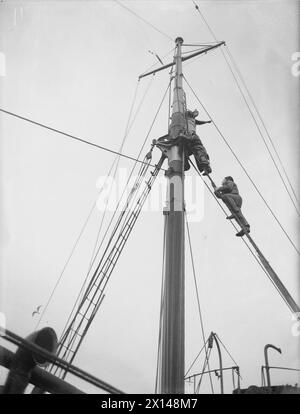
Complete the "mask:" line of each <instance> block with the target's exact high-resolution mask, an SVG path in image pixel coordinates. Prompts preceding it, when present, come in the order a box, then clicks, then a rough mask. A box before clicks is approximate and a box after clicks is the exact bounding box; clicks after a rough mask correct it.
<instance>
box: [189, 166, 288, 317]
mask: <svg viewBox="0 0 300 414" xmlns="http://www.w3.org/2000/svg"><path fill="white" fill-rule="evenodd" d="M190 163H191V164H192V166H193V168H194V169H195V171H196V172H197V174H198V175H199V176H200V178H201V179H202V181H203V182H204V184H205V186H206V188H207V189H208V191H209V192H210V193H211V195H212V196H213V198H214V199H215V200H216V202H217V203H218V205H219V207H220V208H221V210H222V211H223V213H224V214H225V216H227V212H226V210H225V208H224V207H223V206H222V204H221V203H220V202H219V200H218V199H217V198H216V197H215V195H214V193H213V191H212V190H211V189H210V187H209V185H208V184H207V183H206V181H205V180H204V178H203V177H202V175H201V174H200V173H199V171H198V169H197V168H196V167H195V165H194V163H193V161H192V160H191V159H190ZM229 222H230V224H231V225H232V227H233V228H234V229H235V230H236V231H238V228H237V227H236V225H235V224H234V223H233V222H232V221H231V220H229ZM242 241H243V243H244V244H245V246H246V247H247V249H248V250H249V251H250V253H251V254H252V256H253V258H254V259H255V261H256V262H257V263H258V265H259V266H260V267H261V269H262V271H263V272H264V273H265V274H266V276H267V278H268V279H269V280H270V282H271V283H272V285H273V286H274V288H275V289H276V290H277V292H278V293H279V295H280V296H281V298H282V299H283V301H284V302H285V303H286V305H287V306H288V308H289V309H290V310H291V308H290V306H289V303H288V302H287V300H286V299H285V297H284V296H283V294H282V293H281V291H280V290H279V289H278V287H277V286H276V284H275V283H274V281H273V280H272V278H271V277H270V275H269V274H268V272H267V271H266V269H265V268H264V266H263V265H262V263H261V262H260V260H259V259H258V257H257V256H256V255H255V253H254V252H253V251H252V249H251V247H250V246H249V245H248V243H247V242H246V241H245V240H244V238H242Z"/></svg>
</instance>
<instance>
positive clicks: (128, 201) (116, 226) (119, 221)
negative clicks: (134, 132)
mask: <svg viewBox="0 0 300 414" xmlns="http://www.w3.org/2000/svg"><path fill="white" fill-rule="evenodd" d="M169 87H170V82H169V84H168V87H167V89H166V91H165V93H164V95H163V98H162V100H161V102H160V104H159V107H158V109H157V111H156V113H155V116H154V119H153V121H152V123H151V126H150V129H149V131H148V133H147V135H146V137H145V139H144V142H143V144H142V147H141V149H140V151H139V154H138V157H139V156H140V154H141V152H142V151H143V149H144V146H145V144H146V141H147V139H148V137H149V135H150V133H151V131H152V128H153V125H154V123H155V121H156V119H157V116H158V114H159V112H160V109H161V107H162V104H163V102H164V100H165V97H166V94H167V92H168V89H169ZM146 159H147V157H145V160H146ZM136 164H137V163H135V164H134V166H133V168H132V170H131V173H130V175H129V178H128V180H127V183H126V185H125V188H124V190H123V193H122V195H121V197H120V199H119V201H118V204H117V206H116V209H115V211H114V214H113V216H112V218H111V220H110V222H109V224H108V226H107V229H106V232H105V234H104V236H103V238H102V241H101V243H100V245H99V247H98V249H97V253H96V254H95V256H94V259H93V263H92V266H93V265H94V263H95V260H96V257H97V256H98V253H99V251H100V248H101V247H102V244H103V243H104V240H105V237H106V235H107V233H108V231H109V229H110V227H111V224H112V222H113V219H114V217H115V215H116V212H117V211H118V208H119V206H120V203H121V200H122V198H123V195H124V193H125V191H126V188H127V186H128V184H129V182H130V180H131V177H132V174H133V171H134V169H135V167H136ZM149 166H151V164H150V160H149V159H148V165H147V164H146V162H142V163H141V167H140V172H139V174H138V177H137V179H136V182H135V184H134V186H133V188H135V187H136V186H137V185H140V181H141V179H142V177H143V176H144V174H145V173H146V171H147V169H146V168H148V167H149ZM161 169H162V168H161ZM132 195H133V192H132V191H131V192H130V194H129V197H128V199H127V202H126V204H125V206H126V208H125V210H123V211H122V213H121V216H120V217H119V219H118V221H117V223H116V224H115V227H114V229H113V232H112V235H111V237H110V238H109V240H108V244H107V246H106V249H105V251H104V253H103V256H102V258H103V257H104V255H105V253H106V252H107V250H108V248H109V246H110V244H111V242H112V240H113V237H114V235H115V233H116V231H117V229H118V227H119V225H120V223H121V221H122V218H123V216H124V214H125V213H126V209H128V206H129V204H130V201H131V200H132ZM101 263H102V259H101V261H100V263H99V265H98V266H97V269H96V272H97V270H98V268H99V266H100V265H101ZM92 266H91V267H90V271H91V269H92ZM90 271H89V272H88V275H87V277H86V279H85V281H84V285H85V283H86V281H87V279H88V276H89V275H90ZM95 275H96V273H94V276H93V277H92V279H91V281H90V283H89V286H90V284H91V283H92V282H93V279H94V277H95ZM82 291H83V287H82V289H81V291H80V293H79V296H80V295H81V293H82ZM79 296H78V298H77V301H76V303H75V305H74V306H73V309H72V311H71V313H70V315H69V317H68V320H67V322H66V324H65V327H64V329H63V333H62V337H63V336H64V334H65V332H66V330H67V329H68V324H69V322H70V320H71V318H72V316H73V314H74V311H75V308H76V305H77V303H78V300H79Z"/></svg>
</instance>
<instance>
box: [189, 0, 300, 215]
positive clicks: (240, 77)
mask: <svg viewBox="0 0 300 414" xmlns="http://www.w3.org/2000/svg"><path fill="white" fill-rule="evenodd" d="M193 3H194V5H195V8H196V10H197V11H198V13H199V14H200V16H201V18H202V20H203V21H204V23H205V25H206V26H207V28H208V30H209V32H210V33H211V35H212V37H213V38H214V39H215V41H216V42H217V41H218V40H217V38H216V36H215V33H214V32H213V30H212V29H211V27H210V25H209V24H208V22H207V20H206V19H205V17H204V15H203V13H202V12H201V10H200V8H199V7H198V6H197V5H196V3H195V2H194V1H193ZM225 50H226V51H227V53H228V56H229V59H230V60H231V62H232V65H233V67H234V68H235V70H236V73H237V75H238V77H239V79H240V81H241V83H242V85H243V86H244V88H245V90H246V92H247V94H248V97H249V99H250V101H251V103H252V105H253V107H254V109H255V111H256V114H257V116H258V118H259V119H260V121H261V123H262V125H263V128H264V130H265V132H266V134H267V136H268V138H269V141H270V143H271V145H272V147H273V150H274V152H275V154H276V156H277V158H278V160H279V162H280V165H281V167H282V169H283V172H284V175H285V177H286V179H287V181H288V183H289V185H290V187H291V190H292V193H293V195H294V197H295V199H296V201H297V203H298V206H299V204H300V203H299V200H298V198H297V195H296V192H295V190H294V188H293V185H292V183H291V180H290V178H289V176H288V174H287V172H286V169H285V167H284V165H283V162H282V160H281V158H280V155H279V153H278V151H277V149H276V147H275V144H274V142H273V140H272V137H271V135H270V133H269V131H268V129H267V127H266V124H265V122H264V120H263V118H262V116H261V114H260V112H259V110H258V108H257V105H256V104H255V101H254V98H253V97H252V95H251V93H250V91H249V88H248V87H247V84H246V82H245V79H244V77H243V75H242V73H241V71H240V70H239V68H238V66H237V63H236V62H235V60H234V58H233V56H232V54H231V53H230V50H229V47H228V46H227V45H226V49H225ZM220 51H221V53H222V55H223V57H224V59H225V61H226V63H227V66H228V68H229V70H230V72H231V74H232V76H233V79H234V81H235V83H236V85H237V87H238V89H239V91H240V93H241V96H242V98H243V100H244V102H245V104H246V106H247V108H248V110H249V113H250V115H251V117H252V119H253V121H254V123H255V125H256V127H257V130H258V132H259V135H260V137H261V139H262V141H263V143H264V145H265V147H266V150H267V152H268V154H269V156H270V158H271V160H272V162H273V164H274V166H275V168H276V170H277V172H278V175H279V177H280V180H281V182H282V184H283V186H284V188H285V190H286V192H287V194H288V196H289V198H290V200H291V202H292V204H293V206H294V208H295V210H296V212H297V214H298V216H300V211H299V209H298V207H297V205H296V203H295V201H294V199H293V197H292V195H291V193H290V190H289V188H288V187H287V185H286V183H285V181H284V178H283V176H282V174H281V172H280V169H279V168H278V166H277V163H276V161H275V159H274V156H273V154H272V152H271V151H270V148H269V147H268V144H267V142H266V140H265V137H264V135H263V133H262V130H261V128H260V126H259V124H258V122H257V120H256V118H255V114H254V113H253V110H252V109H251V107H250V105H249V103H248V101H247V99H246V96H245V94H244V92H243V90H242V88H241V86H240V84H239V82H238V79H237V76H236V74H235V73H234V70H233V68H232V67H231V65H230V62H229V60H228V58H227V56H226V54H225V53H224V50H223V49H222V48H221V49H220Z"/></svg>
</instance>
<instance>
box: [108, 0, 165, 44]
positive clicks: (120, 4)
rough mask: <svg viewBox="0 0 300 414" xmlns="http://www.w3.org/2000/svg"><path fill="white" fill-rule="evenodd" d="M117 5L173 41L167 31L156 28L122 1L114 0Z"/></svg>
mask: <svg viewBox="0 0 300 414" xmlns="http://www.w3.org/2000/svg"><path fill="white" fill-rule="evenodd" d="M114 1H115V2H116V3H117V4H118V5H119V6H121V7H123V9H126V10H127V11H129V12H130V13H132V14H133V15H134V16H135V17H137V18H138V19H140V20H141V21H142V22H144V23H146V24H147V25H148V26H150V27H152V29H154V30H156V31H157V32H158V33H160V34H161V35H163V36H165V37H166V38H167V39H169V40H171V42H173V39H172V38H171V37H170V36H169V35H167V33H165V32H163V31H162V30H160V29H158V28H157V27H156V26H154V25H153V24H152V23H150V22H148V20H146V19H144V18H143V17H141V16H140V15H139V14H137V13H136V12H135V11H133V10H132V9H130V8H129V7H128V6H125V5H124V4H123V3H121V2H120V1H118V0H114Z"/></svg>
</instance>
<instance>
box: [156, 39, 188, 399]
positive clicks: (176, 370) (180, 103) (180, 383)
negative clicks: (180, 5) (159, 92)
mask: <svg viewBox="0 0 300 414" xmlns="http://www.w3.org/2000/svg"><path fill="white" fill-rule="evenodd" d="M182 43H183V39H182V38H181V37H178V38H177V39H176V55H175V58H174V63H175V79H174V96H173V107H172V121H171V125H170V130H169V135H170V138H171V139H172V140H174V142H175V143H176V144H175V145H172V146H171V148H170V149H169V151H168V163H169V168H168V171H167V173H166V175H167V179H168V185H167V207H166V209H165V221H166V222H165V229H166V232H165V237H166V240H165V269H164V272H165V274H164V293H163V320H162V348H161V367H160V392H161V393H162V394H167V393H171V394H174V393H184V168H183V167H184V162H183V159H184V154H183V146H182V145H181V143H180V139H178V138H180V135H182V134H184V133H185V132H186V120H185V110H186V102H185V93H184V90H183V87H182V60H181V46H182Z"/></svg>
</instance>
